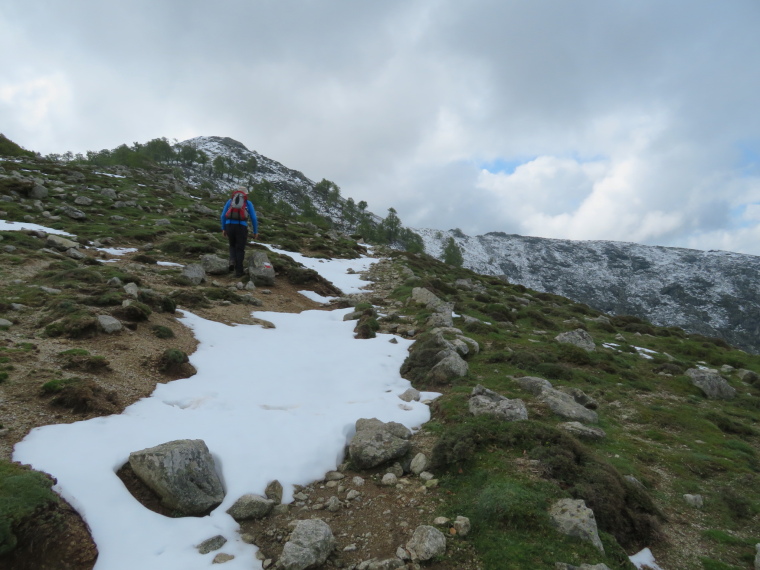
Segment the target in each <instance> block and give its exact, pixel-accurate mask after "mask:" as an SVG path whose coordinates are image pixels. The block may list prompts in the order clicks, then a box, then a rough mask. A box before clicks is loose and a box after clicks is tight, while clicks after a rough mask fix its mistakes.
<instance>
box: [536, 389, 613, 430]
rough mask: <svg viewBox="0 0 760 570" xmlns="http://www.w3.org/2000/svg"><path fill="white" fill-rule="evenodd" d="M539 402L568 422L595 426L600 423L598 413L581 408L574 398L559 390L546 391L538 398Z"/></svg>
mask: <svg viewBox="0 0 760 570" xmlns="http://www.w3.org/2000/svg"><path fill="white" fill-rule="evenodd" d="M538 399H539V401H541V402H544V403H545V404H546V405H547V406H549V408H550V409H551V411H552V412H554V413H555V414H557V415H558V416H560V417H562V418H565V419H566V420H571V421H578V422H582V423H590V424H595V423H597V422H598V421H599V417H598V416H597V415H596V412H594V411H593V410H589V409H588V408H586V407H584V406H581V405H580V404H579V403H578V402H576V401H575V400H574V399H573V397H572V396H570V395H568V394H565V393H564V392H560V391H559V390H555V389H553V388H552V389H550V390H544V391H543V392H541V394H539V396H538Z"/></svg>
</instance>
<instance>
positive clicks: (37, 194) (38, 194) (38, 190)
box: [29, 184, 48, 200]
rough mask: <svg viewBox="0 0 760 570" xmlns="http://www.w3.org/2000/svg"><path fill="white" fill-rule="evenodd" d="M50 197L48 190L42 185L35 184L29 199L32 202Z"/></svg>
mask: <svg viewBox="0 0 760 570" xmlns="http://www.w3.org/2000/svg"><path fill="white" fill-rule="evenodd" d="M47 197H48V189H47V188H45V187H44V186H43V185H42V184H35V185H34V186H33V187H32V189H31V190H30V191H29V198H31V199H32V200H42V199H44V198H47Z"/></svg>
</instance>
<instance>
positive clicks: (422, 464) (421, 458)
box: [409, 453, 429, 475]
mask: <svg viewBox="0 0 760 570" xmlns="http://www.w3.org/2000/svg"><path fill="white" fill-rule="evenodd" d="M428 463H429V462H428V458H427V456H426V455H425V454H424V453H418V454H417V455H415V456H414V459H412V463H411V465H410V467H409V469H410V471H411V472H412V473H414V474H415V475H419V474H420V473H422V472H423V471H424V470H425V469H427V467H428Z"/></svg>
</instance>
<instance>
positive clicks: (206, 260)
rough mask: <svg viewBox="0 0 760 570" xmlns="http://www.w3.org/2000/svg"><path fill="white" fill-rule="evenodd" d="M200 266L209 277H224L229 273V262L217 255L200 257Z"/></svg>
mask: <svg viewBox="0 0 760 570" xmlns="http://www.w3.org/2000/svg"><path fill="white" fill-rule="evenodd" d="M201 265H202V266H203V269H204V270H205V271H206V273H207V274H209V275H224V274H226V273H228V271H229V261H228V260H226V259H222V258H221V257H219V256H218V255H213V254H207V255H204V256H203V257H201Z"/></svg>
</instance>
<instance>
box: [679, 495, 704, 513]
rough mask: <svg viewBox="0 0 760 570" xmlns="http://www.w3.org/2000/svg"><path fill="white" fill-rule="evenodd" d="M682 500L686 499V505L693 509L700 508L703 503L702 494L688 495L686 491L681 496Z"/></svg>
mask: <svg viewBox="0 0 760 570" xmlns="http://www.w3.org/2000/svg"><path fill="white" fill-rule="evenodd" d="M683 500H684V501H686V504H687V505H689V506H690V507H694V508H695V509H701V508H702V507H703V506H704V505H705V500H704V499H703V498H702V495H690V494H688V493H687V494H685V495H684V496H683Z"/></svg>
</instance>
